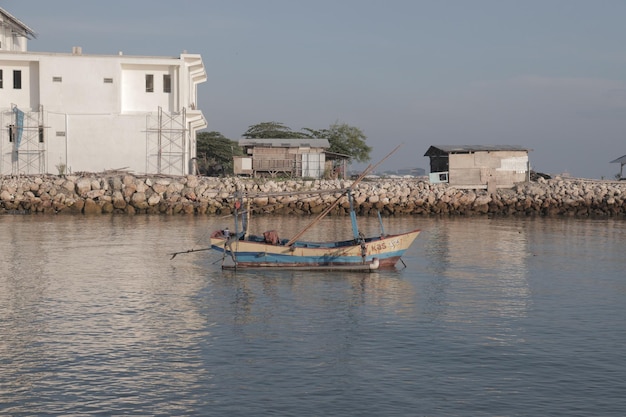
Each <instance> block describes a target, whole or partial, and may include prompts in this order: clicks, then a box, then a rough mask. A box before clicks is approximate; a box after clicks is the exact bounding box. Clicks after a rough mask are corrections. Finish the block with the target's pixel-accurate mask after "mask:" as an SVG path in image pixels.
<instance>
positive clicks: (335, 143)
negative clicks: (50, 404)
mask: <svg viewBox="0 0 626 417" xmlns="http://www.w3.org/2000/svg"><path fill="white" fill-rule="evenodd" d="M303 130H306V131H307V132H308V133H309V134H310V135H312V136H313V137H317V138H320V139H328V143H330V148H329V149H328V151H329V152H335V153H339V154H344V155H349V156H350V160H351V161H357V162H367V161H369V160H370V152H371V151H372V148H371V147H370V146H368V145H367V144H366V143H365V141H366V140H367V136H365V134H364V133H363V132H362V131H361V129H359V128H357V127H354V126H350V125H348V124H346V123H339V122H335V123H333V124H332V125H330V127H329V128H328V129H322V130H313V129H303Z"/></svg>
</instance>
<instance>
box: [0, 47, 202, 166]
mask: <svg viewBox="0 0 626 417" xmlns="http://www.w3.org/2000/svg"><path fill="white" fill-rule="evenodd" d="M0 69H2V70H3V88H2V89H1V90H0V113H1V114H0V120H1V121H2V126H0V141H2V143H1V144H0V153H1V155H0V174H4V175H17V174H39V173H51V174H55V173H58V170H57V169H56V166H57V165H59V164H64V165H65V166H67V168H68V169H71V170H72V171H73V172H76V171H90V172H100V171H103V170H106V169H116V168H122V167H123V168H127V169H129V170H131V171H134V172H136V173H163V174H168V175H184V174H188V173H192V172H193V171H192V164H191V160H192V158H193V157H195V149H196V145H195V140H196V132H197V130H200V129H202V128H204V127H206V120H205V118H204V115H203V114H202V112H201V111H200V110H198V109H196V103H197V85H198V84H199V83H201V82H204V81H205V80H206V73H205V71H204V65H203V63H202V59H201V57H200V56H199V55H194V54H182V55H181V56H180V57H137V56H125V55H113V56H103V55H82V53H80V52H79V51H77V53H76V54H56V53H30V52H29V53H10V52H8V53H2V54H0ZM14 70H19V71H21V75H22V88H21V89H15V88H13V81H12V77H13V71H14ZM146 74H152V75H153V76H154V90H153V91H152V92H147V91H146V78H145V77H146ZM165 74H167V75H169V76H170V79H171V91H170V92H166V91H164V89H163V75H165ZM14 105H16V106H17V107H18V108H19V109H20V110H22V111H24V112H26V113H28V114H29V115H30V116H31V118H34V119H39V120H40V121H39V123H41V124H40V125H41V126H43V127H44V132H45V141H44V143H43V144H42V145H39V147H40V148H41V149H43V151H42V152H41V153H40V154H41V155H42V156H41V159H42V161H40V163H38V164H33V163H31V164H24V163H22V164H21V165H20V164H16V163H15V160H16V159H19V157H17V158H16V155H17V153H16V151H17V152H18V153H19V152H22V153H23V152H26V150H24V149H17V148H15V147H12V145H10V144H9V140H8V132H7V128H6V126H8V125H9V124H13V123H15V122H14V120H13V117H14V116H13V113H12V111H11V108H12V106H14ZM159 108H161V111H162V112H163V113H162V114H165V115H166V117H164V118H162V123H163V125H161V126H160V127H161V128H162V129H163V130H168V131H170V130H175V131H176V130H177V131H178V132H179V134H178V135H179V137H177V136H176V133H169V132H168V133H166V134H164V135H162V136H161V138H162V139H163V141H162V142H161V144H163V143H164V142H165V145H164V146H163V152H161V154H162V155H163V154H166V153H177V154H180V155H176V156H174V157H172V159H173V160H175V161H178V160H180V162H175V163H170V162H166V163H160V164H157V163H150V162H148V161H150V158H156V156H155V155H156V154H157V153H158V150H151V148H155V147H157V148H158V144H157V139H156V138H157V137H158V136H159V135H158V134H157V133H155V130H156V129H158V128H159V124H158V115H159V114H161V113H159ZM183 111H184V113H185V116H184V117H183V116H182V113H183ZM151 141H152V142H154V143H152V144H151V143H150V142H151ZM168 141H169V142H168ZM169 144H174V146H171V147H168V145H169ZM39 150H40V149H38V152H39ZM159 166H160V167H163V166H165V167H167V170H166V171H160V172H158V171H157V169H158V168H157V167H159ZM41 167H43V168H41ZM40 169H43V171H41V170H40Z"/></svg>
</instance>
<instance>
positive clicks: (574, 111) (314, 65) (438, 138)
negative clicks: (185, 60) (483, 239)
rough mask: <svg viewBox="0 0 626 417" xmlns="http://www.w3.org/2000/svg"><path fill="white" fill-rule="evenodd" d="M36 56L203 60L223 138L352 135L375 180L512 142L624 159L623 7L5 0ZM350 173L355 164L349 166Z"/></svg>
mask: <svg viewBox="0 0 626 417" xmlns="http://www.w3.org/2000/svg"><path fill="white" fill-rule="evenodd" d="M0 6H1V7H3V8H4V9H6V10H7V11H9V13H11V14H13V15H14V16H15V17H17V18H18V19H20V20H21V21H22V22H24V23H25V24H26V25H28V26H30V27H31V28H32V29H34V30H35V31H36V32H37V34H38V38H37V39H35V40H32V41H30V42H29V49H30V50H31V51H49V52H71V49H72V46H81V47H82V48H83V53H84V54H91V53H93V54H117V53H118V51H123V52H124V54H126V55H162V56H178V55H179V54H180V53H181V52H183V51H184V50H186V51H188V52H190V53H199V54H201V55H202V58H203V61H204V65H205V67H206V71H207V75H208V81H207V82H206V83H204V84H202V85H201V87H200V88H199V92H198V94H199V100H198V101H199V103H198V104H199V107H200V108H201V109H202V111H203V112H204V114H205V117H206V118H207V121H208V123H209V127H208V130H216V131H219V132H221V133H222V134H224V135H225V136H226V137H228V138H230V139H235V140H236V139H239V138H240V137H241V135H242V134H243V133H244V132H245V131H246V130H247V129H248V127H249V126H251V125H254V124H257V123H261V122H266V121H276V122H281V123H284V124H285V125H286V126H289V127H290V128H291V129H292V130H295V131H297V130H300V129H301V128H304V127H308V128H313V129H323V128H327V127H328V126H330V125H331V124H333V123H334V122H340V123H347V124H349V125H352V126H356V127H358V128H360V129H361V130H362V131H363V132H364V133H365V135H367V143H368V144H369V145H370V146H372V147H373V148H374V151H373V152H372V160H373V161H374V162H376V161H377V160H379V159H380V158H381V157H382V156H384V155H385V154H387V153H388V152H389V151H390V150H391V149H392V148H393V147H394V146H395V145H396V144H399V143H404V144H405V145H404V146H403V147H402V148H401V151H400V152H398V153H396V154H395V155H394V156H393V157H392V158H390V159H389V160H388V162H387V163H385V164H384V165H383V168H384V169H392V168H407V167H421V168H425V169H426V170H428V158H425V157H424V156H423V155H424V153H425V152H426V150H427V149H428V147H429V146H430V145H454V144H466V145H475V144H480V145H502V144H508V145H520V146H524V147H528V148H530V149H532V152H530V161H531V165H532V168H533V169H535V170H537V171H540V172H545V173H550V174H558V173H562V172H569V173H570V174H571V175H573V176H577V177H586V178H601V177H605V178H613V176H614V175H615V174H616V173H618V172H619V164H610V163H609V161H612V160H613V159H615V158H618V157H620V156H622V155H625V154H626V29H625V28H626V23H625V21H624V18H625V17H626V1H623V0H584V1H583V0H517V1H515V0H471V1H470V0H428V1H421V0H406V1H401V0H385V1H383V0H379V1H371V0H219V1H212V0H178V1H171V0H170V1H163V0H125V1H120V0H107V1H86V0H54V1H51V0H19V1H17V0H12V1H9V0H0ZM355 168H359V166H355Z"/></svg>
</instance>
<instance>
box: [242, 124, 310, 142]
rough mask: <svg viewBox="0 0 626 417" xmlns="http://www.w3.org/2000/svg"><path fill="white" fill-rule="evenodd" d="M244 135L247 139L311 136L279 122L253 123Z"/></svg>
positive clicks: (301, 137)
mask: <svg viewBox="0 0 626 417" xmlns="http://www.w3.org/2000/svg"><path fill="white" fill-rule="evenodd" d="M242 136H243V137H244V138H247V139H303V138H309V137H311V136H309V135H308V134H306V133H303V132H294V131H293V130H291V128H289V127H288V126H285V125H284V124H282V123H279V122H263V123H258V124H256V125H252V126H250V127H248V130H246V133H244V134H243V135H242Z"/></svg>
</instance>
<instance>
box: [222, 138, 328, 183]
mask: <svg viewBox="0 0 626 417" xmlns="http://www.w3.org/2000/svg"><path fill="white" fill-rule="evenodd" d="M239 146H241V147H242V148H243V151H244V155H245V156H243V157H235V159H234V173H235V175H242V174H243V175H251V176H253V177H258V176H268V177H276V176H287V177H307V178H322V177H323V176H324V173H325V171H326V169H327V167H326V158H325V150H326V149H328V148H329V147H330V144H329V143H328V140H326V139H297V138H295V139H241V140H239Z"/></svg>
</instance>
